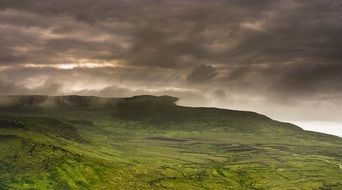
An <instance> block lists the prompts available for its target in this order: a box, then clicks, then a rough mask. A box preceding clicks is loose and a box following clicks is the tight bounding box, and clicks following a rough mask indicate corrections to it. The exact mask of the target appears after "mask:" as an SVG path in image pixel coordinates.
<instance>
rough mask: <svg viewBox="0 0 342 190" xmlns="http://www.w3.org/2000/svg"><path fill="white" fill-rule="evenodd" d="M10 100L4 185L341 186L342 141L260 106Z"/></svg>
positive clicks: (1, 168)
mask: <svg viewBox="0 0 342 190" xmlns="http://www.w3.org/2000/svg"><path fill="white" fill-rule="evenodd" d="M12 99H14V100H15V102H17V104H13V105H10V106H8V105H7V107H6V106H3V107H0V189H125V190H126V189H234V190H235V189H246V190H249V189H256V190H257V189H258V190H261V189H265V190H266V189H291V190H292V189H293V190H296V189H298V190H299V189H308V190H309V189H310V190H311V189H317V190H323V189H324V190H328V189H332V190H340V189H342V180H341V179H342V168H341V164H342V140H341V139H340V138H338V137H334V136H331V135H324V134H320V133H313V132H307V131H304V130H302V129H300V128H298V127H296V126H294V125H292V124H287V123H281V122H277V121H274V120H271V119H269V118H267V117H265V116H262V115H259V114H256V113H252V112H240V111H232V110H221V109H214V108H187V107H180V106H175V105H174V104H173V101H175V99H173V98H171V97H161V98H157V97H150V96H143V97H135V98H129V99H122V100H121V99H100V98H95V97H85V98H82V97H75V96H72V97H38V98H37V97H34V96H33V97H20V98H18V97H12ZM51 102H52V103H53V105H51V104H52V103H51ZM56 102H57V103H56ZM47 104H48V105H49V106H48V107H46V105H47Z"/></svg>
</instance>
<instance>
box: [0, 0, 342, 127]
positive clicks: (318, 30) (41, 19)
mask: <svg viewBox="0 0 342 190" xmlns="http://www.w3.org/2000/svg"><path fill="white" fill-rule="evenodd" d="M341 34H342V2H340V1H337V0H312V1H304V0H286V1H282V0H276V1H275V0H259V1H252V0H251V1H247V0H226V1H224V0H214V1H207V0H172V1H170V0H98V1H93V0H79V1H70V0H25V1H22V0H0V44H1V46H0V93H1V94H2V95H8V94H47V95H64V94H79V95H95V96H106V97H124V96H132V95H140V94H154V95H162V94H168V95H172V96H177V97H180V98H181V100H180V102H179V103H180V104H183V105H191V106H216V107H225V108H232V109H248V110H253V111H258V112H261V113H265V114H268V115H270V116H273V117H275V118H281V119H286V120H310V121H311V120H321V121H341V117H340V114H339V112H340V110H341V108H342V107H341V106H342V52H341V51H342V38H341Z"/></svg>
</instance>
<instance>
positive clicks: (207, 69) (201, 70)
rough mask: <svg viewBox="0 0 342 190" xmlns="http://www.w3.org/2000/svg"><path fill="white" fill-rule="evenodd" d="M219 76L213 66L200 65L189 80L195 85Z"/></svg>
mask: <svg viewBox="0 0 342 190" xmlns="http://www.w3.org/2000/svg"><path fill="white" fill-rule="evenodd" d="M215 76H217V71H216V69H215V68H214V67H212V66H211V65H200V66H197V67H195V68H194V69H193V70H192V71H191V72H190V73H189V74H188V75H187V80H188V81H190V82H194V83H203V82H209V81H211V80H212V79H213V78H214V77H215Z"/></svg>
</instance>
